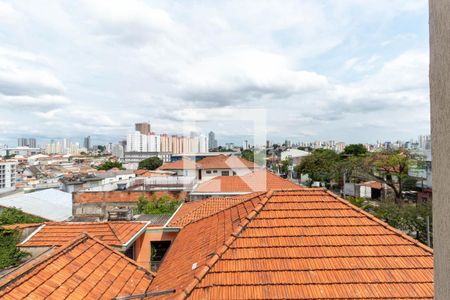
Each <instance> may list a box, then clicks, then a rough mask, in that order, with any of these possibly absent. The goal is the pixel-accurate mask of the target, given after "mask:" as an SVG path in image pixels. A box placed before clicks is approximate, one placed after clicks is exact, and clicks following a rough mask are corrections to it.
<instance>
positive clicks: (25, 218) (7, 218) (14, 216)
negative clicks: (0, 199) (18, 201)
mask: <svg viewBox="0 0 450 300" xmlns="http://www.w3.org/2000/svg"><path fill="white" fill-rule="evenodd" d="M45 221H46V220H45V219H43V218H40V217H37V216H32V215H29V214H26V213H24V212H23V211H21V210H20V209H17V208H15V207H7V208H3V209H2V211H1V213H0V225H10V224H23V223H42V222H45Z"/></svg>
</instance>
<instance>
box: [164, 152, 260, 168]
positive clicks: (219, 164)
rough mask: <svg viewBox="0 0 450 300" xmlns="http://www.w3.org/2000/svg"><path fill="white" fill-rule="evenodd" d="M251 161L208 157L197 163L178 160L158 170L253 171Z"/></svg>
mask: <svg viewBox="0 0 450 300" xmlns="http://www.w3.org/2000/svg"><path fill="white" fill-rule="evenodd" d="M253 168H254V164H253V163H252V162H251V161H248V160H246V159H243V158H241V157H237V156H227V155H223V154H220V155H216V156H208V157H205V158H203V159H201V160H199V161H197V162H195V161H193V160H191V159H183V160H177V161H175V162H170V163H166V164H164V165H162V166H161V167H159V168H158V170H195V169H253Z"/></svg>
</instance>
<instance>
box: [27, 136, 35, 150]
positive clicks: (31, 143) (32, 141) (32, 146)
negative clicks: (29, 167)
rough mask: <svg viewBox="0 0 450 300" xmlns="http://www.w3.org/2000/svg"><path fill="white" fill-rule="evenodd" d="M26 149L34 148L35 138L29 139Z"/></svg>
mask: <svg viewBox="0 0 450 300" xmlns="http://www.w3.org/2000/svg"><path fill="white" fill-rule="evenodd" d="M28 147H30V148H36V139H35V138H29V139H28Z"/></svg>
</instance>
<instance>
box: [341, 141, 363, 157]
mask: <svg viewBox="0 0 450 300" xmlns="http://www.w3.org/2000/svg"><path fill="white" fill-rule="evenodd" d="M366 153H367V149H366V147H364V145H363V144H350V145H347V146H345V148H344V152H343V154H344V155H354V156H361V155H364V154H366Z"/></svg>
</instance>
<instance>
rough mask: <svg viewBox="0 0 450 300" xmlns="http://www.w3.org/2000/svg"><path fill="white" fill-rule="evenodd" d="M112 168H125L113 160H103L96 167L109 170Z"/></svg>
mask: <svg viewBox="0 0 450 300" xmlns="http://www.w3.org/2000/svg"><path fill="white" fill-rule="evenodd" d="M113 168H117V169H120V170H125V169H124V167H123V166H122V163H121V162H118V161H113V160H107V161H105V162H104V163H103V164H101V165H100V166H98V167H97V170H105V171H108V170H111V169H113Z"/></svg>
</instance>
